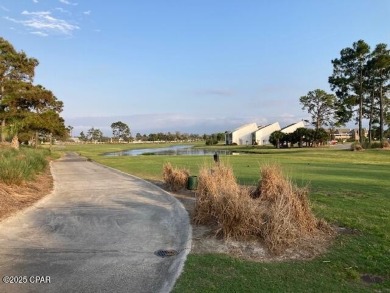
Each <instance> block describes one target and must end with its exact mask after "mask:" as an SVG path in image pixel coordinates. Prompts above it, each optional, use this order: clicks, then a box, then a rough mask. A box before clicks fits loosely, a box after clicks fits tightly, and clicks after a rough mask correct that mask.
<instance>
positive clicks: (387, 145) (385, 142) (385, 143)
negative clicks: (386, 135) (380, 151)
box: [382, 140, 390, 148]
mask: <svg viewBox="0 0 390 293" xmlns="http://www.w3.org/2000/svg"><path fill="white" fill-rule="evenodd" d="M382 147H384V148H389V147H390V142H389V141H388V140H384V141H382Z"/></svg>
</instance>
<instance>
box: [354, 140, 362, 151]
mask: <svg viewBox="0 0 390 293" xmlns="http://www.w3.org/2000/svg"><path fill="white" fill-rule="evenodd" d="M362 150H363V146H362V145H361V144H360V142H357V141H355V142H354V143H352V144H351V151H362Z"/></svg>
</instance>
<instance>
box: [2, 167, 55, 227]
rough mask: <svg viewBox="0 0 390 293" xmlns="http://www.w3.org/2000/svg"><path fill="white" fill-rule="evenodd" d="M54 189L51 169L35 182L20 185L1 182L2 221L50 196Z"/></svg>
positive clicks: (39, 176) (40, 175)
mask: <svg viewBox="0 0 390 293" xmlns="http://www.w3.org/2000/svg"><path fill="white" fill-rule="evenodd" d="M52 188H53V178H52V176H51V174H50V169H49V168H47V169H46V170H45V172H43V173H42V174H39V175H38V176H37V177H36V179H35V180H34V181H29V182H23V183H21V184H18V185H7V184H4V183H1V182H0V221H1V220H2V219H4V218H7V217H8V216H10V215H12V214H14V213H16V212H18V211H20V210H22V209H24V208H26V207H28V206H30V205H32V204H33V203H35V202H36V201H37V200H39V199H41V198H42V197H44V196H45V195H48V194H49V193H50V192H51V190H52Z"/></svg>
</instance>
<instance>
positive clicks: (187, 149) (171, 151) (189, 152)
mask: <svg viewBox="0 0 390 293" xmlns="http://www.w3.org/2000/svg"><path fill="white" fill-rule="evenodd" d="M215 153H218V154H219V155H231V154H232V152H231V151H227V150H217V151H216V150H208V149H195V148H193V146H188V145H174V146H170V147H164V148H155V149H135V150H127V151H121V152H114V153H106V154H104V156H107V157H115V156H139V155H169V156H179V155H186V156H208V155H210V156H211V155H214V154H215Z"/></svg>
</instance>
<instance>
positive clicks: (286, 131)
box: [281, 121, 305, 133]
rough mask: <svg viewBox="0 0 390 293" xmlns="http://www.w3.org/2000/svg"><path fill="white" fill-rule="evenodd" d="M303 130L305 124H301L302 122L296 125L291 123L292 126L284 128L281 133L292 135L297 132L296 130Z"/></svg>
mask: <svg viewBox="0 0 390 293" xmlns="http://www.w3.org/2000/svg"><path fill="white" fill-rule="evenodd" d="M301 127H303V128H305V123H303V121H299V122H297V123H293V124H290V125H288V126H286V127H284V128H282V130H281V131H282V132H283V133H293V132H294V131H295V130H297V129H298V128H301Z"/></svg>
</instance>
